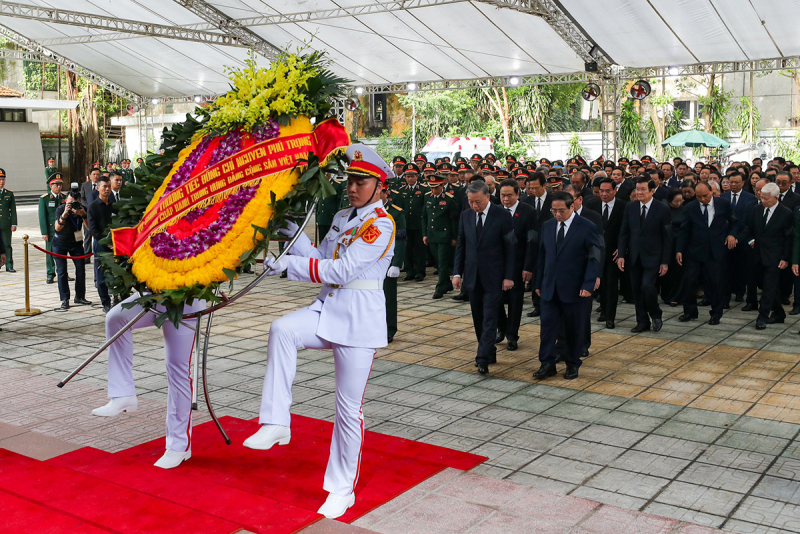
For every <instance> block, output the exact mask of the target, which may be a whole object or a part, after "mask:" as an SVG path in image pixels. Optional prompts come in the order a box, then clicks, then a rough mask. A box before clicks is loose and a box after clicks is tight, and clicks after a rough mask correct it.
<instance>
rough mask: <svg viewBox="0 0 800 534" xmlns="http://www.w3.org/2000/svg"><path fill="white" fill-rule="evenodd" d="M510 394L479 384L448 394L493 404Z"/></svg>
mask: <svg viewBox="0 0 800 534" xmlns="http://www.w3.org/2000/svg"><path fill="white" fill-rule="evenodd" d="M508 395H509V393H508V392H506V391H492V390H489V389H486V388H482V387H478V386H477V385H473V386H467V387H465V388H462V389H460V390H458V391H456V392H455V393H453V394H451V395H448V396H449V397H450V398H453V399H460V400H466V401H474V402H484V403H487V404H491V403H493V402H497V401H499V400H500V399H503V398H505V397H508Z"/></svg>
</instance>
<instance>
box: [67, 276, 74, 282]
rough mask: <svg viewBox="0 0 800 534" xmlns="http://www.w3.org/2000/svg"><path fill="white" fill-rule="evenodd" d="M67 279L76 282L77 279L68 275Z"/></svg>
mask: <svg viewBox="0 0 800 534" xmlns="http://www.w3.org/2000/svg"><path fill="white" fill-rule="evenodd" d="M67 280H68V281H70V282H74V281H75V279H74V278H73V277H71V276H68V277H67Z"/></svg>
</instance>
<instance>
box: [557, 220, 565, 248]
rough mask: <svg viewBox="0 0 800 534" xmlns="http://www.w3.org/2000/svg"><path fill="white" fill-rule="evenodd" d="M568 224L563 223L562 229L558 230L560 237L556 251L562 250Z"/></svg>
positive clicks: (558, 237) (558, 236)
mask: <svg viewBox="0 0 800 534" xmlns="http://www.w3.org/2000/svg"><path fill="white" fill-rule="evenodd" d="M566 228H567V223H565V222H562V223H561V228H559V229H558V235H557V236H556V250H558V249H560V248H561V242H562V241H564V234H565V233H566Z"/></svg>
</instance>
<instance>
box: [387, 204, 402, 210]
mask: <svg viewBox="0 0 800 534" xmlns="http://www.w3.org/2000/svg"><path fill="white" fill-rule="evenodd" d="M389 207H390V208H394V209H396V210H397V211H403V208H401V207H400V206H395V205H394V204H392V205H391V206H389Z"/></svg>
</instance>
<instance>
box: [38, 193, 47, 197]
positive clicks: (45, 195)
mask: <svg viewBox="0 0 800 534" xmlns="http://www.w3.org/2000/svg"><path fill="white" fill-rule="evenodd" d="M49 196H50V193H45V194H44V195H42V196H40V197H39V198H47V197H49Z"/></svg>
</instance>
